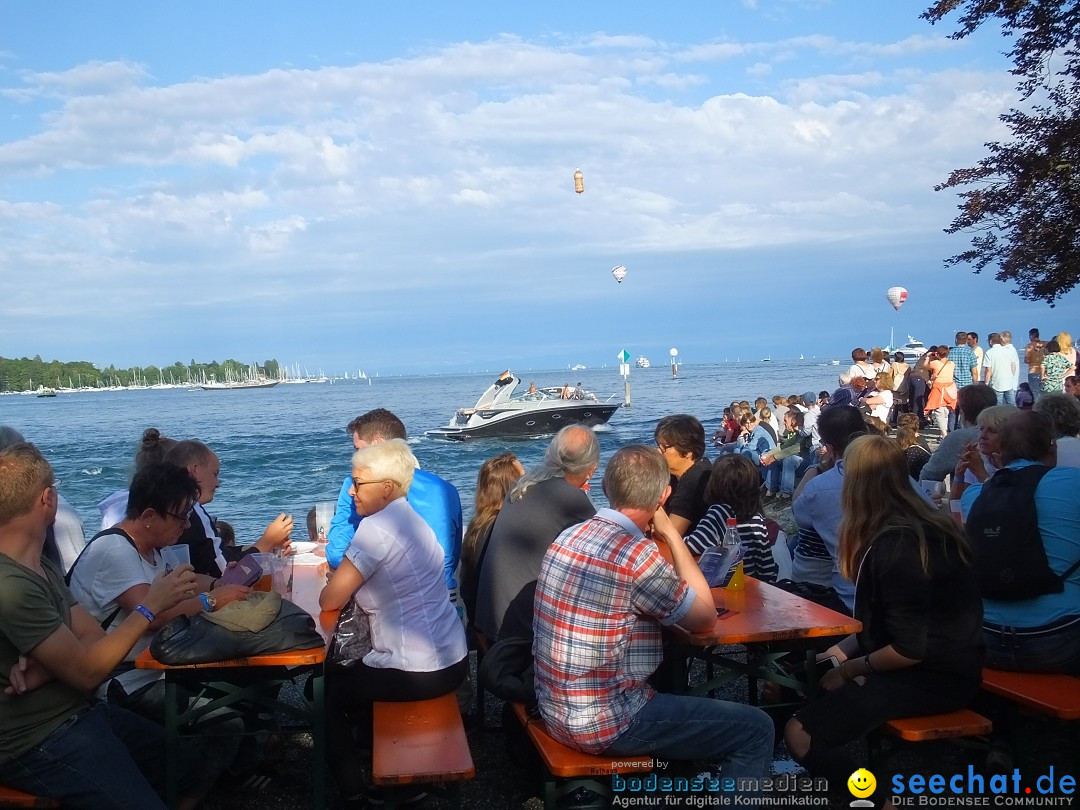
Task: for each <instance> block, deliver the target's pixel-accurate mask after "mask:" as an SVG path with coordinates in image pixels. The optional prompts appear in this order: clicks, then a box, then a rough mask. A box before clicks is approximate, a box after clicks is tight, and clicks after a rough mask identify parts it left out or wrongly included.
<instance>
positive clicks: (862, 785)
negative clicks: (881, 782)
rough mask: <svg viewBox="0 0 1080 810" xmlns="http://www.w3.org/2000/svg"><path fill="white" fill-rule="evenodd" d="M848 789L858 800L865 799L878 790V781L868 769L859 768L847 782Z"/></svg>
mask: <svg viewBox="0 0 1080 810" xmlns="http://www.w3.org/2000/svg"><path fill="white" fill-rule="evenodd" d="M847 788H848V790H850V791H851V795H852V796H854V797H855V798H857V799H865V798H866V797H867V796H869V795H870V794H871V793H873V792H874V789H875V788H877V779H875V778H874V775H873V774H872V773H870V771H868V770H866V768H859V770H857V771H855V773H853V774H852V775H851V776H849V777H848V780H847Z"/></svg>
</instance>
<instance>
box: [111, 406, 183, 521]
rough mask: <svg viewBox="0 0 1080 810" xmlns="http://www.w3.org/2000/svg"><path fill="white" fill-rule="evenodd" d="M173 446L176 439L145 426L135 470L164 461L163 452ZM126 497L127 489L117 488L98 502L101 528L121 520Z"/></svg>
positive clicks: (136, 454)
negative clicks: (154, 462) (153, 462)
mask: <svg viewBox="0 0 1080 810" xmlns="http://www.w3.org/2000/svg"><path fill="white" fill-rule="evenodd" d="M175 446H176V439H170V438H168V437H167V436H162V435H161V431H160V430H158V429H157V428H154V427H149V428H147V429H146V430H144V431H143V435H142V439H140V440H139V447H138V449H137V450H136V451H135V472H138V471H139V470H141V469H142V468H143V467H145V466H146V465H147V464H149V463H150V462H152V461H164V460H165V454H166V453H168V452H169V451H170V450H172V449H173V448H174V447H175ZM127 499H128V491H127V490H126V489H118V490H117V491H116V492H114V493H113V494H112V495H109V496H108V497H106V498H103V499H102V500H101V502H100V503H98V511H99V512H101V528H102V529H108V528H110V527H112V526H115V525H116V524H117V523H119V522H120V521H121V520H123V518H124V510H125V509H126V507H127Z"/></svg>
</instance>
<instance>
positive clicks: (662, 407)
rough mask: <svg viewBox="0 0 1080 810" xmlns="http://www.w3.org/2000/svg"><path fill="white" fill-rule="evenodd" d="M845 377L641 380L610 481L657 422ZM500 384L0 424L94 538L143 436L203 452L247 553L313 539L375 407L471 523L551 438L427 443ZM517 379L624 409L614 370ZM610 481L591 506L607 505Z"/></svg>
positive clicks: (55, 410) (134, 407) (693, 374)
mask: <svg viewBox="0 0 1080 810" xmlns="http://www.w3.org/2000/svg"><path fill="white" fill-rule="evenodd" d="M843 368H844V367H843V366H841V367H837V366H830V365H824V364H822V361H810V360H807V361H801V362H800V361H786V362H784V361H772V362H768V363H764V362H755V363H751V362H745V363H724V364H718V365H702V366H696V365H695V366H683V367H680V369H679V377H678V379H676V380H672V378H671V371H670V368H667V367H654V368H651V369H633V370H632V372H631V375H630V382H631V395H632V407H630V408H620V409H619V410H618V411H617V412H616V413H615V415H614V416H613V417H612V418H611V421H610V423H609V424H608V425H607V426H606V427H604V428H600V429H599V430H598V435H599V437H600V447H601V471H602V470H603V464H604V463H605V462H606V461H607V459H608V458H609V457H610V456H611V454H612V453H613V452H614V451H615V450H616V449H617V448H619V447H620V446H622V445H625V444H630V443H633V442H643V443H651V442H652V436H653V429H654V427H655V426H656V423H657V421H658V420H659V419H660V418H661V417H663V416H665V415H666V414H671V413H691V414H693V415H695V416H697V417H698V418H699V419H701V421H702V422H703V423H704V424H705V427H706V430H707V431H708V432H709V433H711V432H712V431H713V430H715V429H716V427H717V426H718V424H719V417H720V415H721V414H722V412H723V408H724V406H725V405H726V404H728V403H730V402H731V401H732V400H736V399H748V400H750V401H751V402H752V401H753V400H754V398H755V397H756V396H758V395H762V396H766V397H768V398H770V399H771V398H772V395H773V394H784V395H787V394H792V393H802V392H804V391H815V392H816V391H820V390H822V389H828V390H830V391H831V390H832V389H833V388H835V387H836V377H837V375H838V373H839V372H840V371H841V370H842V369H843ZM495 376H496V375H492V374H460V375H445V376H417V377H380V378H376V379H373V380H372V381H371V384H366V383H364V382H363V381H354V380H347V381H341V380H338V381H335V382H334V383H333V384H329V383H320V384H314V383H307V384H303V385H279V386H277V387H275V388H270V389H255V390H238V391H188V390H185V389H166V390H144V391H116V392H101V393H70V394H68V393H62V394H60V395H59V396H57V397H55V398H51V399H39V398H37V397H33V396H4V397H0V423H2V424H6V425H11V426H12V427H15V428H16V429H18V430H19V431H21V432H22V433H23V434H24V435H25V436H26V438H27V439H28V440H29V441H32V442H34V443H35V444H36V445H38V447H40V448H41V450H42V452H44V453H45V455H46V457H47V458H48V459H49V461H50V462H51V463H52V465H53V467H54V469H55V471H56V475H57V477H58V478H60V479H61V482H62V483H61V485H60V491H61V493H62V494H63V495H64V497H65V498H67V499H68V501H70V502H71V504H72V505H73V506H74V507H75V509H76V510H78V512H79V514H80V515H81V516H82V518H83V520H84V522H85V524H86V528H87V536H88V537H89V536H91V535H92V534H93V533H94V532H96V531H97V528H98V526H99V525H100V516H99V513H98V511H97V502H98V501H99V500H100V499H101V498H103V497H105V496H106V495H108V494H109V493H111V492H113V491H114V490H117V489H122V488H125V487H126V486H127V484H128V481H129V480H130V477H131V473H132V469H133V466H134V456H135V450H136V446H137V443H138V440H139V438H140V437H141V436H142V432H143V430H144V429H145V428H147V427H151V426H153V427H157V428H158V429H160V430H161V432H162V433H163V434H164V435H166V436H170V437H172V438H177V439H183V438H197V439H200V440H202V441H204V442H206V443H207V444H208V445H209V446H210V447H211V448H213V449H214V450H215V451H216V452H217V454H218V455H219V457H220V458H221V481H222V483H221V488H220V489H219V490H218V492H217V495H216V496H215V498H214V501H213V502H212V503H211V504H210V505H209V507H208V509H209V511H210V513H211V514H213V515H215V516H216V517H220V518H222V519H224V520H228V521H229V522H230V523H232V524H233V526H234V527H235V528H236V533H237V540H238V541H239V542H241V543H249V542H254V540H256V539H257V538H258V535H259V534H260V533H261V531H262V529H263V528H264V527H265V526H266V524H267V523H268V522H269V521H270V520H271V519H272V518H273V517H275V516H276V515H277V514H278V513H279V512H287V513H289V514H292V515H293V516H294V518H295V519H296V521H297V525H298V527H303V521H304V516H305V515H306V513H307V511H308V509H310V508H311V506H312V505H313V504H314V503H315V501H319V500H333V499H335V498H336V497H337V494H338V490H339V488H340V486H341V482H342V480H343V479H344V477H345V476H346V475H347V474H348V472H349V458H350V454H351V453H352V441H351V438H350V436H348V435H347V434H346V432H345V425H346V424H347V423H348V422H349V420H351V419H352V418H353V417H355V416H357V415H359V414H361V413H364V412H365V411H368V410H371V409H372V408H377V407H385V408H389V409H390V410H391V411H393V412H394V413H396V414H397V415H398V416H399V417H400V418H401V419H402V421H404V422H405V425H406V427H407V428H408V431H409V442H410V444H411V445H412V449H413V452H414V453H415V454H416V456H417V458H418V459H419V461H420V465H421V466H422V467H423V468H425V469H427V470H430V471H432V472H435V473H437V474H439V475H441V476H443V477H444V478H446V479H448V480H449V481H451V482H452V483H453V484H454V485H455V486H457V488H458V490H459V491H460V492H461V502H462V506H463V508H464V511H465V519H466V521H467V520H468V518H469V516H470V515H471V513H472V499H473V491H474V488H475V486H476V473H477V471H478V470H479V468H480V465H481V464H482V463H483V461H484V460H485V459H487V458H489V457H491V456H493V455H496V454H498V453H501V452H504V451H505V450H512V451H513V452H514V453H516V454H517V456H518V458H520V459H521V461H522V463H523V464H524V465H525V466H526V467H529V466H530V465H531V464H533V463H535V462H537V461H539V460H540V459H541V458H542V456H543V454H544V450H545V448H546V447H547V444H548V439H547V438H537V439H502V440H499V439H484V440H474V441H470V442H463V443H457V442H446V441H442V440H435V439H431V438H428V437H426V436H424V431H425V430H430V429H431V428H435V427H439V426H442V425H444V424H446V423H447V422H448V421H449V420H450V417H451V415H452V414H453V412H454V410H455V409H456V408H459V407H465V406H471V405H473V404H474V403H475V402H476V400H477V398H478V397H479V396H480V394H481V393H483V391H484V389H485V388H487V386H488V385H489V384H490V383H491V382H492V381H493V380H494V377H495ZM520 376H521V377H522V380H523V385H528V383H529V382H530V380H535V381H536V384H537V385H538V386H551V385H563V384H564V383H569V384H570V385H571V386H573V385H575V384H576V383H577V382H578V381H579V380H580V381H581V382H582V383H583V384H584V386H585V388H586V389H588V390H590V391H595V392H596V393H597V395H598V396H600V398H601V399H604V398H606V395H607V394H614V395H616V397H617V401H619V402H622V400H623V382H622V378H621V377H619V376H618V370H617V368H606V369H595V370H594V369H589V370H586V371H574V372H571V371H545V372H536V373H534V374H533V373H525V374H520ZM599 477H600V476H599V474H598V475H597V477H596V479H594V488H593V500H594V501H595V502H597V503H598V504H601V503H602V502H603V495H602V494H601V492H600V487H599ZM300 536H301V537H302V536H303V535H300ZM295 537H297V535H295V534H294V538H295ZM304 539H306V538H304Z"/></svg>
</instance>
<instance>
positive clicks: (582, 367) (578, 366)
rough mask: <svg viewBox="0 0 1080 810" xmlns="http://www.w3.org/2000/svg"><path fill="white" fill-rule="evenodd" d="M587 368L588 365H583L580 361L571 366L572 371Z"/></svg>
mask: <svg viewBox="0 0 1080 810" xmlns="http://www.w3.org/2000/svg"><path fill="white" fill-rule="evenodd" d="M586 368H587V366H583V365H582V364H581V363H578V364H577V365H575V366H570V370H571V371H584V370H585V369H586Z"/></svg>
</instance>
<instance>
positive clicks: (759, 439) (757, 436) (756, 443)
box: [735, 425, 776, 466]
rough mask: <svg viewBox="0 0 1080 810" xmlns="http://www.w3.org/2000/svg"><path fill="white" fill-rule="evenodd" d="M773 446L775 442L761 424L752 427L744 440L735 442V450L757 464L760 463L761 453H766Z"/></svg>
mask: <svg viewBox="0 0 1080 810" xmlns="http://www.w3.org/2000/svg"><path fill="white" fill-rule="evenodd" d="M774 447H776V442H774V441H773V437H772V435H771V434H770V433H769V431H767V430H766V429H765V428H763V427H762V426H761V425H758V426H757V427H756V428H754V429H753V430H752V431H751V433H750V435H749V436H747V437H746V439H745V440H743V439H739V441H737V442H735V451H736V452H738V453H742V454H743V455H744V456H746V457H747V458H749V459H750V460H751V461H752V462H754V463H755V464H757V465H758V466H760V465H761V454H762V453H768V452H769V451H770V450H772V449H773V448H774Z"/></svg>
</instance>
